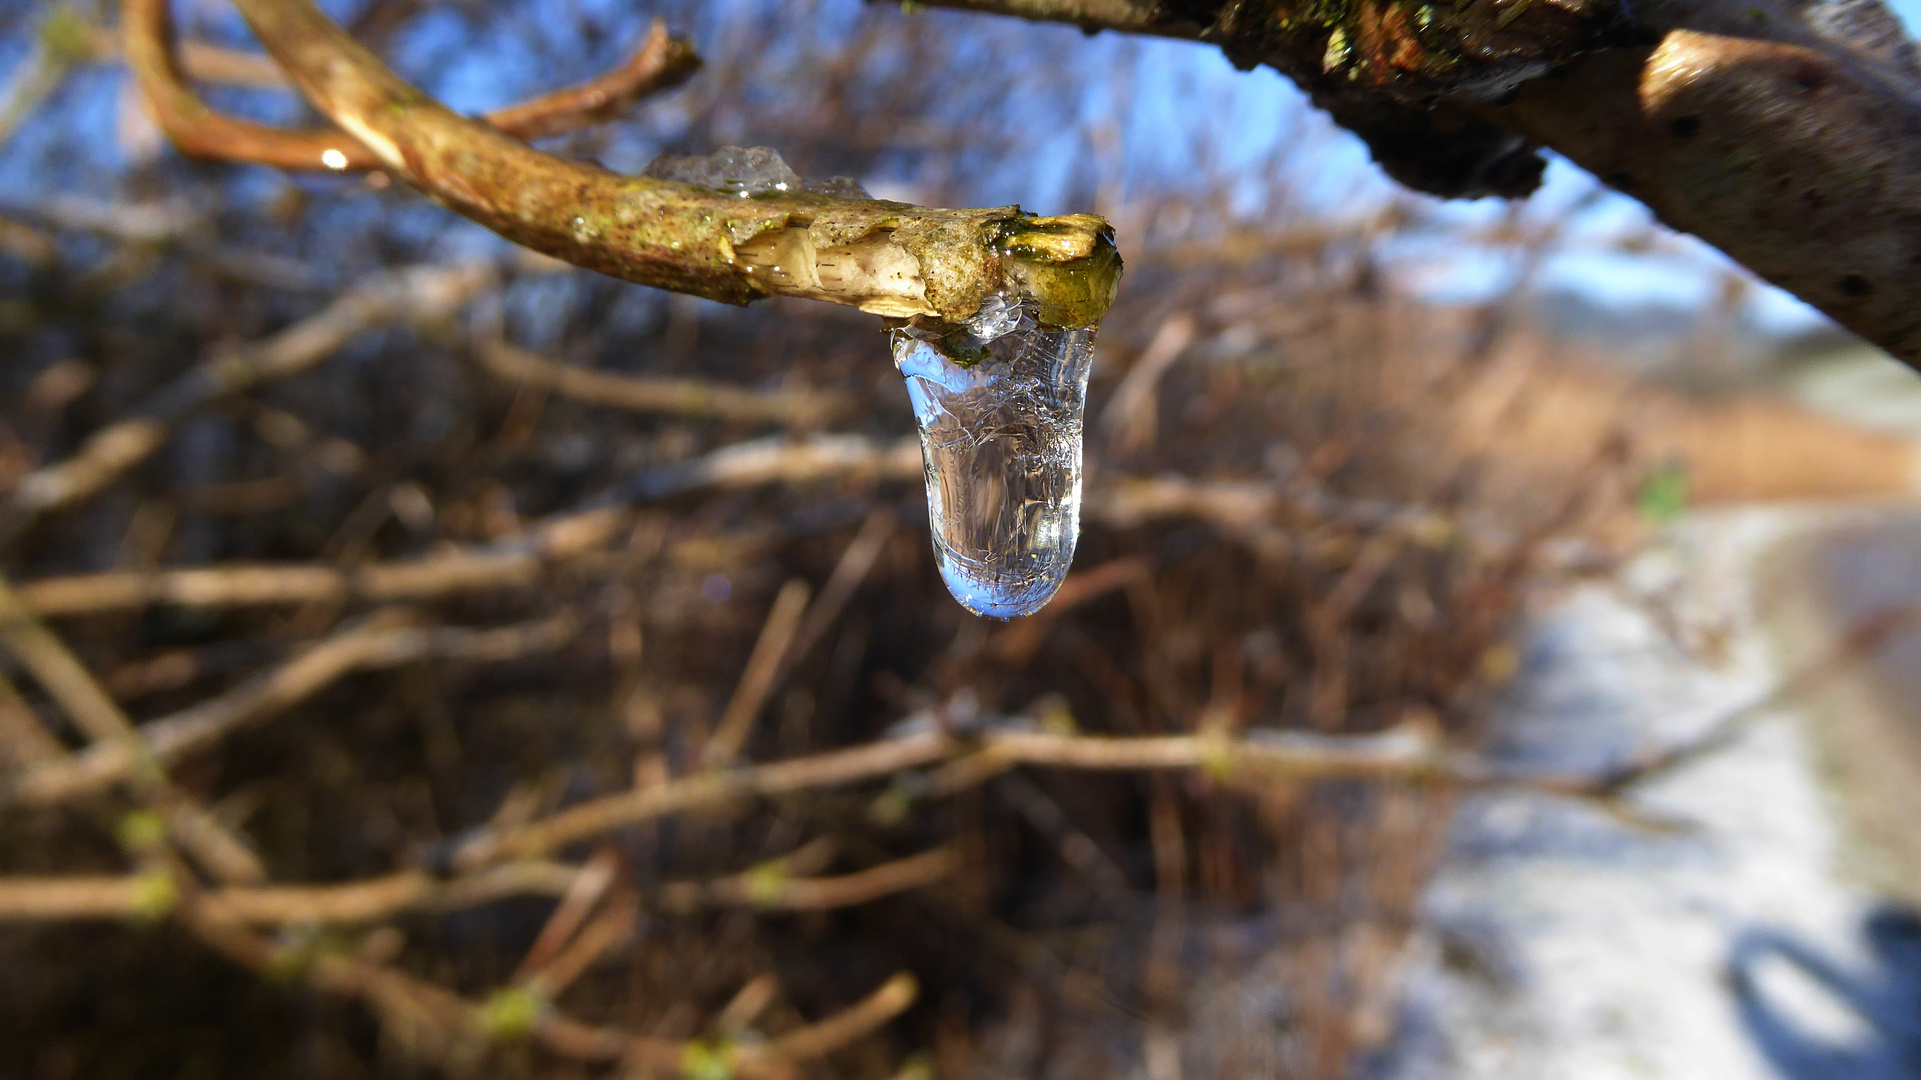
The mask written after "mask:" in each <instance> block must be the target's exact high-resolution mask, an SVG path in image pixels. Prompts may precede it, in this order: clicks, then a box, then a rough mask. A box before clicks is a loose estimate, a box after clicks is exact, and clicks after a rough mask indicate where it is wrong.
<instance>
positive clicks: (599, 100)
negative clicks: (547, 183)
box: [121, 0, 700, 172]
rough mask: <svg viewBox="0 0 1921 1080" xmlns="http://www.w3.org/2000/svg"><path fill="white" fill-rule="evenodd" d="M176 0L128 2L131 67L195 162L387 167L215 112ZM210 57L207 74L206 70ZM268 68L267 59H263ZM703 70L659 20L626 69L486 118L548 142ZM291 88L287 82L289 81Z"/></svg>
mask: <svg viewBox="0 0 1921 1080" xmlns="http://www.w3.org/2000/svg"><path fill="white" fill-rule="evenodd" d="M168 3H169V0H125V3H124V4H123V5H122V7H121V23H122V32H123V34H124V42H123V45H124V51H125V55H126V59H127V66H128V67H129V68H131V69H132V71H133V74H134V78H135V79H136V80H137V81H138V82H139V84H140V90H141V94H142V96H143V97H144V98H145V100H146V102H147V105H148V108H149V109H150V110H151V111H152V112H153V116H154V120H155V122H156V123H158V124H159V125H160V129H161V130H162V131H164V132H166V134H167V137H168V138H169V139H171V140H172V141H173V144H174V145H175V146H177V147H179V148H180V151H181V152H182V153H185V154H189V155H192V156H194V157H202V158H211V159H216V160H221V161H245V162H253V163H256V164H261V165H272V166H275V167H277V168H282V169H312V170H326V171H331V172H365V171H368V170H371V169H379V168H381V167H382V163H381V160H380V158H379V157H378V156H377V155H375V154H374V153H373V152H372V151H370V150H369V149H368V148H367V147H366V145H365V144H363V143H361V142H360V141H359V140H358V139H355V138H354V137H353V136H351V135H349V134H347V133H345V132H342V131H294V130H289V129H286V128H276V127H270V126H268V125H265V124H256V123H252V122H250V121H246V120H240V119H237V118H235V117H231V116H228V115H226V114H225V113H221V112H218V111H216V110H214V109H210V108H208V107H207V105H206V104H205V103H204V102H202V101H201V100H200V98H199V96H198V95H196V94H195V93H194V92H193V90H192V89H191V88H189V87H188V85H187V80H186V74H187V73H188V72H190V71H192V69H193V66H194V65H193V63H192V56H193V54H192V53H188V54H186V55H185V56H182V55H179V54H177V53H176V50H175V47H174V41H173V25H172V23H173V20H172V16H171V11H170V10H169V6H168ZM205 59H206V58H205V57H202V66H203V67H204V66H205ZM263 59H264V58H263ZM699 67H700V60H699V58H698V57H697V56H695V55H694V51H693V47H692V46H690V45H689V44H688V43H687V42H685V41H683V40H681V39H678V38H673V37H669V36H668V34H667V28H666V26H665V25H663V24H662V23H661V22H660V21H659V20H655V21H654V24H653V26H652V27H651V28H650V29H649V31H648V33H647V36H646V37H645V38H644V39H643V40H642V41H641V44H640V46H639V48H637V49H635V50H634V52H633V53H632V55H630V56H629V57H628V59H627V60H626V61H625V62H624V63H622V64H621V65H620V66H619V67H617V68H614V69H613V70H611V71H609V72H607V73H605V74H603V75H601V76H599V77H597V78H595V79H593V80H591V81H589V82H586V83H582V84H580V85H579V86H573V87H568V88H566V89H564V90H557V91H554V92H552V93H549V94H544V95H542V96H540V97H537V98H534V99H532V100H529V101H526V102H523V103H521V104H518V105H510V106H508V107H506V108H504V109H499V110H496V111H494V112H491V113H488V114H486V115H485V116H484V117H482V118H481V119H482V120H483V121H485V122H486V123H488V124H490V125H492V126H493V127H495V128H496V129H498V130H500V131H501V132H502V133H504V134H507V135H510V136H512V137H514V138H519V139H539V138H544V137H546V136H549V135H558V134H561V133H563V132H568V131H573V130H576V129H578V128H582V127H585V126H588V125H590V124H597V123H603V122H605V121H607V120H612V119H614V118H615V117H618V116H620V115H621V114H622V113H624V112H626V111H627V110H628V109H629V108H631V107H632V106H633V105H634V103H635V102H637V101H639V100H640V99H641V98H644V97H646V96H648V95H649V94H652V93H655V92H657V91H660V90H665V89H668V88H671V87H674V86H678V85H680V84H681V83H683V82H685V81H686V80H687V78H688V77H689V76H691V75H692V74H693V73H694V72H695V71H696V70H697V69H698V68H699ZM281 81H282V82H283V83H284V82H285V79H284V76H283V78H282V80H281Z"/></svg>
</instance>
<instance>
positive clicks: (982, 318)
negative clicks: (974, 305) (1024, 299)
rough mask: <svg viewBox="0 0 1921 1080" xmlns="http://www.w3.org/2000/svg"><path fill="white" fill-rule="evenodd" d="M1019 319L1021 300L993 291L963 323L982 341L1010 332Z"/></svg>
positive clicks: (1017, 324)
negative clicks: (979, 307)
mask: <svg viewBox="0 0 1921 1080" xmlns="http://www.w3.org/2000/svg"><path fill="white" fill-rule="evenodd" d="M1020 321H1021V302H1020V301H1019V300H1017V299H1015V298H1014V297H1011V296H1008V295H1006V294H1005V293H995V294H994V295H993V296H990V297H988V298H987V299H986V300H984V301H982V302H981V309H980V310H979V311H977V312H975V313H974V314H973V316H972V317H971V318H969V319H968V320H967V321H966V322H965V323H963V324H961V325H963V326H965V327H967V332H968V333H970V334H972V335H974V336H975V337H977V338H979V339H980V340H981V341H982V343H986V342H989V341H993V340H995V339H996V338H999V337H1001V336H1003V335H1005V334H1009V333H1012V332H1013V331H1014V329H1015V328H1016V327H1018V326H1019V325H1020Z"/></svg>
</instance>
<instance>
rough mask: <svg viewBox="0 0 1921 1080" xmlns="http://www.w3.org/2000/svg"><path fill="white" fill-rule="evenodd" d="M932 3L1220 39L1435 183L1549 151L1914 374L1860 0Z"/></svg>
mask: <svg viewBox="0 0 1921 1080" xmlns="http://www.w3.org/2000/svg"><path fill="white" fill-rule="evenodd" d="M932 2H934V3H936V4H939V5H940V6H944V7H954V8H961V9H965V10H970V11H981V12H991V13H995V14H1002V15H1016V16H1020V17H1023V18H1028V19H1034V20H1040V21H1048V22H1066V23H1072V24H1074V25H1077V26H1080V27H1082V28H1083V29H1087V30H1099V29H1106V30H1119V31H1123V32H1127V33H1136V34H1152V35H1157V36H1163V37H1173V38H1185V39H1189V40H1195V41H1206V42H1212V43H1215V44H1218V45H1219V46H1220V47H1221V49H1222V51H1224V52H1225V53H1226V54H1227V55H1228V57H1229V58H1230V59H1232V60H1233V61H1234V62H1235V63H1237V64H1239V65H1242V66H1244V67H1253V66H1255V65H1257V64H1268V65H1270V66H1272V67H1274V68H1275V69H1277V70H1279V71H1280V72H1281V73H1283V74H1285V75H1287V76H1289V77H1290V78H1292V79H1293V80H1294V81H1295V82H1297V83H1299V84H1300V85H1301V87H1302V88H1303V89H1305V90H1306V91H1307V92H1308V93H1309V94H1310V95H1311V96H1312V97H1313V99H1314V101H1315V103H1316V104H1317V105H1319V106H1321V107H1322V108H1324V109H1326V110H1328V112H1329V113H1331V114H1332V115H1333V116H1334V118H1335V119H1336V120H1338V121H1339V122H1341V123H1342V124H1343V125H1345V126H1347V127H1349V128H1351V129H1353V130H1354V131H1355V132H1356V133H1357V134H1359V135H1360V136H1361V137H1362V138H1363V139H1366V140H1367V141H1368V143H1369V144H1370V146H1371V148H1372V149H1373V152H1374V155H1375V158H1376V160H1377V161H1378V162H1379V163H1380V164H1381V165H1382V167H1383V168H1384V169H1385V170H1386V171H1387V172H1388V173H1389V174H1390V175H1391V176H1393V177H1395V178H1396V179H1398V180H1400V181H1402V182H1404V183H1407V184H1409V185H1410V186H1413V187H1416V188H1419V189H1422V190H1426V191H1431V192H1434V193H1436V194H1441V195H1448V196H1472V195H1485V194H1500V195H1519V194H1526V193H1527V192H1528V191H1529V190H1531V189H1532V187H1533V186H1534V184H1535V183H1536V182H1537V179H1538V177H1539V174H1540V169H1541V163H1540V160H1539V159H1538V157H1536V156H1535V155H1534V153H1533V150H1532V147H1534V146H1545V147H1550V148H1552V149H1554V150H1557V151H1559V152H1561V153H1563V154H1565V155H1567V156H1568V157H1569V158H1571V159H1572V160H1573V161H1575V162H1576V163H1577V164H1580V165H1581V166H1583V167H1585V168H1586V169H1588V170H1589V171H1590V172H1592V173H1594V174H1595V175H1596V176H1598V177H1600V178H1601V179H1602V180H1604V181H1606V182H1607V183H1609V184H1611V185H1613V186H1615V187H1617V188H1619V189H1620V190H1622V191H1624V192H1626V193H1628V194H1630V195H1632V196H1634V197H1635V198H1638V199H1640V200H1641V201H1642V202H1644V203H1646V204H1647V206H1648V207H1649V209H1651V210H1653V211H1654V213H1655V215H1656V216H1658V217H1659V218H1660V219H1661V220H1662V221H1663V222H1665V223H1666V224H1668V225H1670V226H1672V227H1673V228H1675V229H1678V230H1681V231H1683V232H1689V233H1693V234H1694V235H1696V236H1698V237H1700V238H1701V239H1703V240H1705V241H1707V242H1708V243H1710V244H1713V245H1714V246H1716V247H1718V248H1720V249H1721V250H1722V251H1724V252H1726V253H1727V254H1728V255H1730V256H1732V257H1733V258H1734V259H1735V260H1736V261H1738V262H1740V263H1742V264H1743V265H1745V266H1747V267H1748V268H1749V269H1751V270H1753V271H1754V272H1755V273H1757V274H1759V275H1760V276H1762V277H1764V278H1766V279H1767V280H1769V281H1771V282H1773V283H1774V284H1776V285H1779V286H1781V287H1782V288H1784V289H1787V290H1788V291H1789V292H1792V293H1794V294H1795V295H1796V296H1799V297H1800V298H1801V299H1803V300H1806V301H1807V302H1808V303H1810V304H1812V305H1814V306H1815V307H1817V308H1819V309H1820V310H1821V311H1823V312H1825V313H1826V314H1828V315H1829V316H1831V317H1832V318H1833V319H1834V320H1835V321H1836V322H1839V323H1840V324H1841V325H1843V326H1845V327H1847V328H1848V329H1850V330H1853V331H1854V332H1855V333H1857V334H1860V335H1861V336H1862V337H1864V338H1867V339H1868V340H1869V341H1872V342H1874V343H1875V344H1877V345H1880V346H1881V347H1883V348H1885V349H1887V350H1888V351H1889V352H1891V353H1893V354H1894V355H1895V356H1896V357H1899V358H1900V359H1902V360H1904V361H1906V362H1907V363H1909V364H1910V365H1913V366H1921V314H1917V312H1921V295H1918V292H1921V287H1918V286H1917V284H1916V281H1917V278H1916V275H1915V273H1914V271H1915V269H1916V268H1917V267H1921V67H1917V65H1916V62H1915V53H1914V49H1913V47H1912V46H1911V45H1909V43H1908V42H1907V41H1906V39H1905V38H1904V37H1903V35H1902V33H1901V31H1900V28H1899V24H1898V23H1897V22H1895V20H1894V19H1893V17H1892V16H1891V15H1889V14H1888V13H1887V12H1886V10H1885V9H1883V8H1882V7H1881V6H1880V5H1879V3H1877V2H1876V0H1859V2H1850V3H1845V4H1844V3H1839V2H1836V3H1814V4H1806V5H1802V4H1797V3H1792V2H1790V0H1759V2H1752V0H1654V2H1652V3H1635V4H1632V5H1629V4H1626V3H1621V2H1618V0H1509V2H1506V3H1501V2H1498V0H1457V2H1453V3H1446V4H1429V5H1410V4H1400V3H1396V2H1394V0H1345V2H1335V3H1326V2H1322V0H1235V2H1230V3H1222V2H1221V0H932ZM1843 11H1845V16H1844V15H1843V14H1840V13H1842V12H1843Z"/></svg>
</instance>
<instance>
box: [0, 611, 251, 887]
mask: <svg viewBox="0 0 1921 1080" xmlns="http://www.w3.org/2000/svg"><path fill="white" fill-rule="evenodd" d="M0 645H4V646H5V647H6V649H7V650H8V651H9V652H11V653H13V654H14V656H15V657H17V658H18V659H19V660H20V662H21V664H23V665H24V666H25V667H26V669H27V670H28V671H30V672H32V673H33V677H34V681H36V682H38V683H39V684H40V688H41V689H42V690H45V691H46V692H47V695H48V696H49V697H51V698H53V700H54V701H55V702H57V703H58V704H59V705H60V708H61V710H62V711H63V712H65V713H66V714H67V716H68V718H69V719H71V720H72V721H73V722H74V724H75V725H76V726H78V727H79V728H80V730H81V731H83V732H85V733H86V735H87V737H88V738H89V739H91V740H93V748H94V749H96V750H101V751H103V752H111V753H114V754H117V755H118V756H119V757H120V759H121V760H122V761H123V762H124V765H123V766H122V770H121V773H120V775H119V777H116V779H121V778H124V779H127V780H129V781H130V782H131V786H132V788H133V790H134V792H135V793H136V794H137V795H139V796H140V799H141V801H142V802H144V803H146V804H147V806H148V807H149V808H150V809H151V810H153V811H154V812H156V813H157V814H159V815H160V819H161V820H162V821H163V822H164V823H165V824H166V827H167V830H168V832H169V833H170V834H171V835H172V837H173V839H174V840H175V842H176V843H178V844H179V845H180V846H181V847H182V848H184V849H185V850H187V851H190V852H192V853H193V855H194V856H195V858H197V859H198V860H199V861H200V863H201V865H202V866H204V867H205V868H206V869H207V870H209V871H210V872H212V873H213V874H215V875H216V876H217V877H219V878H220V879H221V880H223V881H229V882H244V883H253V882H258V881H263V880H265V879H266V876H267V872H266V868H265V867H264V866H263V865H261V862H260V857H259V856H258V855H256V854H254V851H253V848H252V847H250V846H249V845H248V844H247V843H246V842H245V841H244V840H242V839H240V838H239V837H238V836H235V835H234V834H233V833H232V832H231V831H230V830H228V829H227V828H226V827H225V826H223V825H221V824H220V823H219V822H218V821H216V820H215V819H214V818H213V817H212V815H210V814H208V813H207V811H206V810H205V809H203V808H201V807H200V806H199V804H197V803H195V802H194V801H193V800H192V799H189V798H187V797H186V796H185V795H184V794H183V793H182V792H180V791H178V790H177V789H175V788H174V786H173V784H172V783H171V782H170V781H169V780H168V779H167V774H166V770H165V768H164V767H163V766H162V765H161V763H160V761H159V760H158V759H157V758H156V757H155V756H154V755H153V754H152V753H151V751H149V750H148V749H147V747H146V744H145V743H143V742H142V741H141V738H140V735H139V733H138V732H136V731H135V730H134V726H133V722H132V721H131V720H129V719H128V718H127V714H126V713H124V712H122V711H121V709H120V706H119V705H118V704H116V703H115V702H114V700H113V698H111V697H110V696H108V694H107V692H106V690H104V689H103V688H102V687H101V686H100V682H99V680H97V679H95V678H94V677H93V673H92V672H89V671H88V670H87V669H86V667H85V665H83V664H81V663H80V661H79V659H78V658H76V657H75V656H74V655H73V652H72V650H70V649H68V648H67V644H66V642H64V641H62V640H61V639H60V637H59V636H58V635H56V634H54V633H53V631H51V630H48V629H47V628H46V626H45V625H43V624H42V623H41V622H40V621H39V620H38V619H37V618H35V617H34V616H33V614H32V613H31V612H28V611H27V610H26V609H25V608H23V607H22V606H21V605H20V602H19V600H18V599H17V598H16V596H15V595H14V592H13V587H12V586H11V585H10V584H8V583H7V581H6V579H5V578H4V577H0ZM70 760H72V759H71V758H70V757H69V756H67V755H61V756H60V757H57V758H55V759H53V760H52V761H50V762H47V763H45V764H42V765H40V766H38V768H40V769H56V768H60V767H62V766H64V765H65V764H66V763H67V762H68V761H70Z"/></svg>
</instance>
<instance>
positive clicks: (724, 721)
mask: <svg viewBox="0 0 1921 1080" xmlns="http://www.w3.org/2000/svg"><path fill="white" fill-rule="evenodd" d="M808 591H809V590H808V588H807V582H805V581H803V580H801V579H800V578H793V579H791V580H789V581H788V582H787V584H785V585H782V586H781V587H780V592H779V594H777V595H776V596H775V597H774V604H773V607H771V608H769V609H768V612H767V621H766V622H765V623H763V624H762V625H761V628H760V637H759V638H758V639H756V640H755V642H754V651H753V652H752V653H749V654H748V656H747V664H746V666H745V667H743V668H742V669H741V673H740V682H739V683H738V684H737V685H736V686H735V687H734V696H733V697H732V698H730V699H728V702H727V709H726V711H725V712H723V713H722V714H721V718H720V723H719V724H717V725H715V727H714V734H713V736H712V737H711V738H709V739H708V740H707V748H706V751H705V753H704V754H703V755H702V759H703V760H704V761H706V762H707V763H708V764H718V763H720V762H723V761H731V760H733V759H734V758H735V757H738V756H739V755H740V750H741V747H742V746H744V745H746V742H747V736H748V735H749V734H750V733H751V731H752V730H753V723H754V718H755V717H757V716H759V715H760V707H761V705H762V704H763V703H765V702H766V700H767V692H768V691H769V690H772V689H773V687H774V678H775V676H776V675H777V674H778V673H779V671H780V668H781V665H782V663H783V661H784V660H785V659H786V656H787V647H788V645H789V644H791V643H792V642H793V640H794V631H796V630H797V629H799V628H800V617H801V615H802V613H804V612H805V611H806V610H807V595H808Z"/></svg>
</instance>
